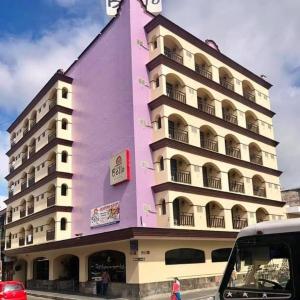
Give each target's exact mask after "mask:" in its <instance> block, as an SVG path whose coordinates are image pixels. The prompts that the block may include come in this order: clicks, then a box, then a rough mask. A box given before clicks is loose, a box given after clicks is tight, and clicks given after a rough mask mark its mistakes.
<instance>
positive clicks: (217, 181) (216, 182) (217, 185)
mask: <svg viewBox="0 0 300 300" xmlns="http://www.w3.org/2000/svg"><path fill="white" fill-rule="evenodd" d="M204 186H205V187H210V188H214V189H219V190H220V189H221V188H222V184H221V178H217V177H211V176H209V177H207V178H204Z"/></svg>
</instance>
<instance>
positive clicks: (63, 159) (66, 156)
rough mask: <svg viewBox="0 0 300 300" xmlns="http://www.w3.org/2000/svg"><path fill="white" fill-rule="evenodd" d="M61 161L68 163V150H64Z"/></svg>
mask: <svg viewBox="0 0 300 300" xmlns="http://www.w3.org/2000/svg"><path fill="white" fill-rule="evenodd" d="M61 161H62V162H63V163H66V162H68V152H67V151H63V152H62V154H61Z"/></svg>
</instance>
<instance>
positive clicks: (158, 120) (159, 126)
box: [157, 117, 161, 129]
mask: <svg viewBox="0 0 300 300" xmlns="http://www.w3.org/2000/svg"><path fill="white" fill-rule="evenodd" d="M157 128H158V129H161V117H159V118H158V119H157Z"/></svg>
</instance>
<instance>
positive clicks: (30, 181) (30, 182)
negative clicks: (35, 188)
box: [28, 175, 35, 186]
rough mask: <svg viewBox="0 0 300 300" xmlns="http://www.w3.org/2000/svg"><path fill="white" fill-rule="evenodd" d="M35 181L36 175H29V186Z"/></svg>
mask: <svg viewBox="0 0 300 300" xmlns="http://www.w3.org/2000/svg"><path fill="white" fill-rule="evenodd" d="M34 182H35V175H33V176H31V177H29V179H28V186H32V185H33V184H34Z"/></svg>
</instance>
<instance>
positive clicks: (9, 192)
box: [8, 190, 14, 198]
mask: <svg viewBox="0 0 300 300" xmlns="http://www.w3.org/2000/svg"><path fill="white" fill-rule="evenodd" d="M13 195H14V191H12V190H10V191H8V198H11V197H12V196H13Z"/></svg>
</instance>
